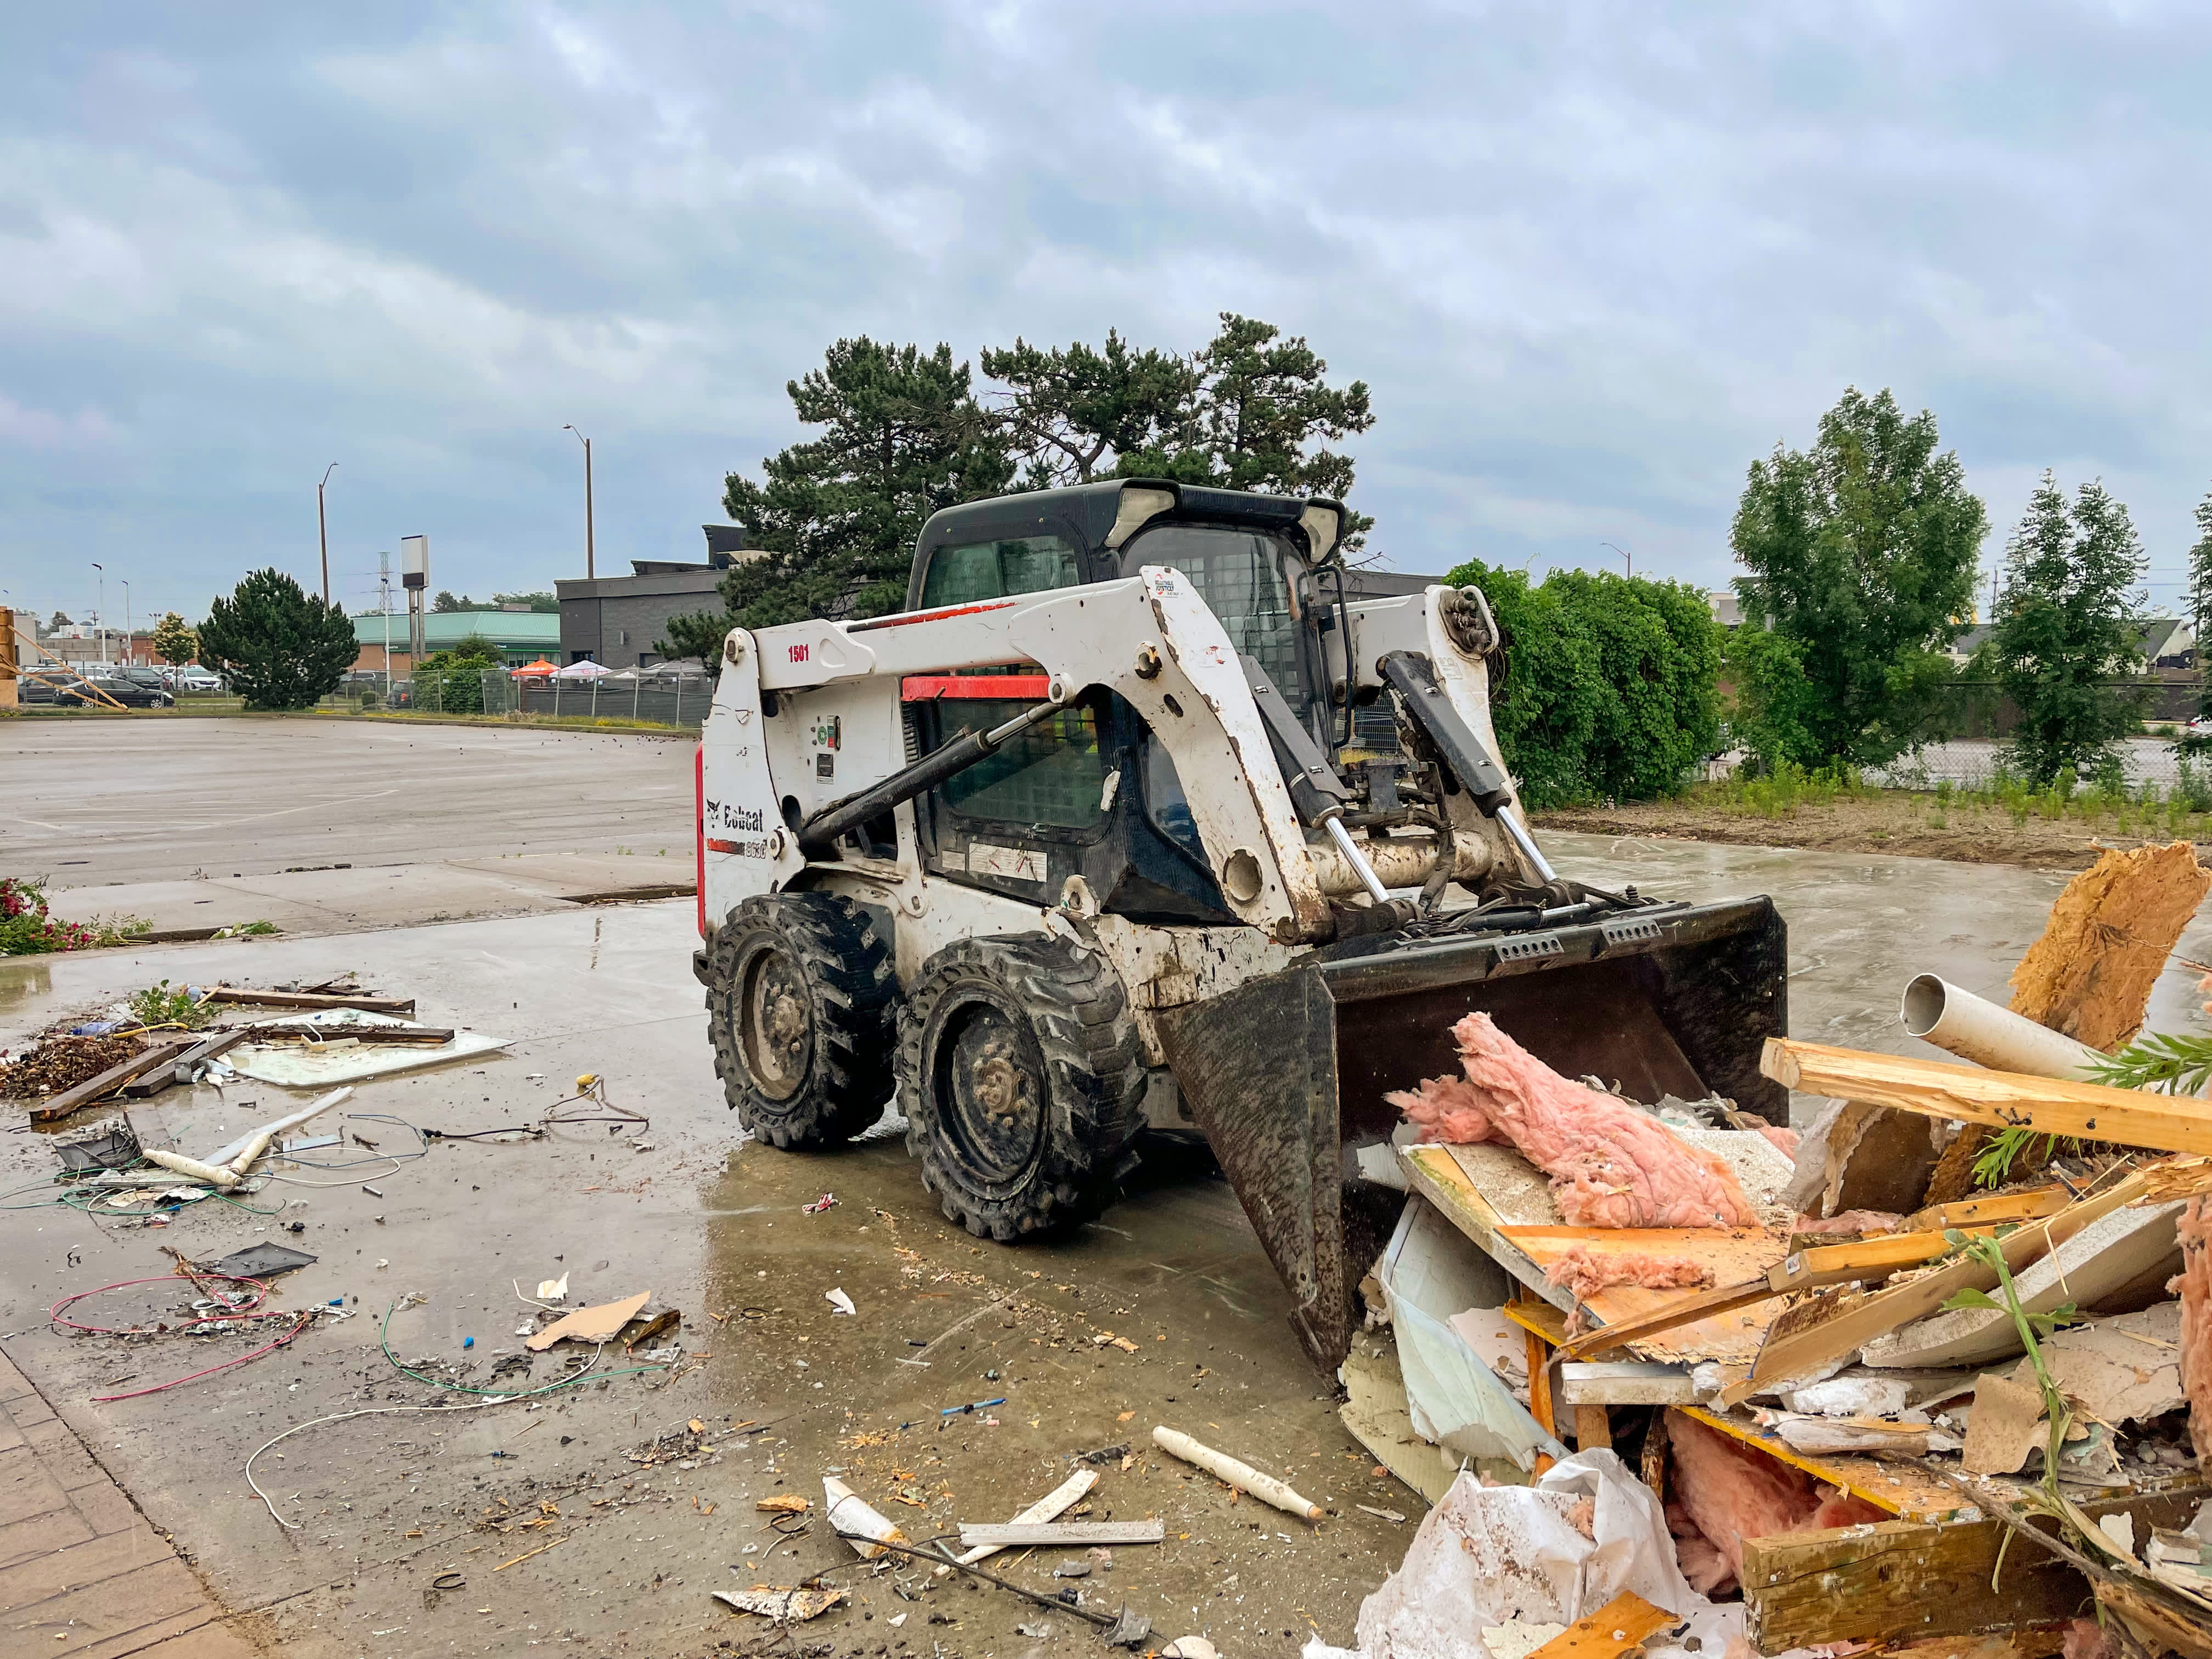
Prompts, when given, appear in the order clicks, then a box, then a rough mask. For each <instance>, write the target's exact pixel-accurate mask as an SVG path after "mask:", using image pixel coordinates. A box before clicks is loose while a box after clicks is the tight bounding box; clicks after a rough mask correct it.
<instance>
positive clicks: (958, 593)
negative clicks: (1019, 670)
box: [921, 536, 1083, 611]
mask: <svg viewBox="0 0 2212 1659" xmlns="http://www.w3.org/2000/svg"><path fill="white" fill-rule="evenodd" d="M1082 580H1083V574H1082V571H1081V568H1079V565H1078V563H1077V562H1076V557H1075V550H1074V549H1073V548H1072V547H1070V546H1069V545H1068V544H1066V542H1064V541H1062V540H1061V539H1060V538H1059V537H1057V536H1022V537H1017V538H1012V539H1010V540H1006V541H1000V542H974V543H970V544H969V545H968V546H966V547H940V548H939V549H938V550H937V551H936V552H935V553H934V554H933V555H932V556H931V557H930V561H929V571H928V574H927V575H925V576H924V577H923V578H922V579H921V608H922V609H923V610H925V611H933V610H935V609H936V608H937V607H938V606H939V605H973V604H975V602H977V601H978V600H981V599H1005V598H1006V597H1007V595H1009V594H1012V593H1039V592H1043V591H1044V590H1045V589H1047V588H1051V587H1073V586H1077V585H1078V584H1079V583H1080V582H1081V581H1082Z"/></svg>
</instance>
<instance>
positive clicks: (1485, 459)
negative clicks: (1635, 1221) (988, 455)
mask: <svg viewBox="0 0 2212 1659" xmlns="http://www.w3.org/2000/svg"><path fill="white" fill-rule="evenodd" d="M203 14H205V15H203ZM11 34H12V36H13V38H14V44H15V50H11V52H9V54H8V55H7V57H6V58H5V60H4V62H0V508H3V509H4V511H3V512H0V587H5V588H7V589H9V592H10V594H11V596H12V597H13V598H14V599H15V600H16V602H18V603H20V604H23V605H28V606H33V607H35V608H38V609H40V610H46V609H50V608H52V607H53V606H56V605H60V606H62V607H64V608H67V609H69V610H70V611H72V612H75V611H79V610H81V609H82V608H83V607H85V606H86V605H88V604H89V603H90V592H89V586H90V584H89V581H88V574H89V573H88V570H87V568H86V567H87V562H88V561H90V560H93V559H100V560H101V561H102V562H104V563H106V565H107V568H108V569H109V570H110V571H111V572H117V571H118V570H123V571H127V572H128V573H129V574H131V580H132V581H133V583H134V588H133V592H134V598H135V599H136V601H137V607H138V609H139V610H140V611H141V612H142V613H143V611H146V610H147V609H149V608H150V607H153V606H164V607H166V606H170V605H173V606H175V607H176V608H178V609H179V610H183V611H187V612H192V613H197V611H200V610H201V609H203V608H204V605H205V602H206V599H207V598H208V597H209V596H210V594H211V593H213V592H217V591H220V590H222V589H223V588H227V587H228V586H229V584H230V583H231V582H232V581H234V580H235V579H236V576H237V574H239V572H240V570H241V569H243V568H246V567H248V566H251V565H256V564H261V563H268V562H275V563H277V564H280V565H283V566H284V567H286V568H291V569H293V570H295V571H296V572H298V573H299V574H301V575H302V576H303V577H311V576H312V575H313V569H314V559H315V550H314V529H315V526H314V501H313V483H314V481H315V479H316V478H317V477H319V476H320V475H321V472H322V470H323V467H324V465H325V464H326V463H328V462H329V461H331V459H337V461H339V463H340V466H339V471H338V473H337V477H335V478H334V479H333V481H332V483H331V522H332V565H333V569H334V573H335V576H336V581H337V586H338V587H339V589H340V590H341V591H342V592H343V593H344V594H345V596H346V597H347V599H349V602H350V603H352V604H354V605H356V606H357V605H360V604H362V603H363V602H364V601H365V600H366V599H367V598H368V595H369V594H370V592H372V591H373V587H374V575H373V573H374V567H375V554H376V551H377V550H378V549H380V548H396V545H397V538H398V537H399V536H401V535H403V534H407V533H411V532H418V531H419V532H428V533H429V534H430V536H431V537H432V545H433V550H434V558H435V573H434V574H435V579H436V580H437V582H438V583H439V585H441V586H451V587H453V588H455V589H457V590H459V589H464V588H465V589H467V590H469V591H471V592H476V593H478V594H483V593H486V592H489V591H491V590H492V589H494V588H497V587H513V586H543V585H545V584H546V583H548V582H550V580H551V579H552V578H554V577H555V576H556V575H566V574H576V573H577V570H578V568H579V566H580V553H581V550H580V541H581V534H580V500H579V499H578V498H579V495H580V487H579V485H580V481H579V477H578V473H579V465H578V462H579V457H578V455H577V453H576V450H575V446H574V441H573V440H572V439H570V438H569V437H568V435H566V434H564V433H563V432H562V430H561V427H562V423H563V422H575V423H576V424H577V425H578V426H579V427H580V428H582V429H583V430H585V431H586V432H589V433H591V434H592V437H593V439H594V441H595V446H596V448H597V453H598V456H599V463H600V465H599V548H600V552H601V556H602V558H603V559H605V560H607V561H608V562H611V563H618V562H619V561H620V560H622V559H623V558H626V557H629V556H647V555H652V556H669V555H671V554H683V555H688V554H690V553H691V552H692V551H693V550H695V549H696V546H697V540H696V538H697V534H698V532H697V529H696V526H697V525H698V524H699V523H700V522H702V520H709V519H716V518H719V517H720V507H719V501H720V477H721V474H722V472H723V471H726V469H728V468H729V467H732V466H738V467H743V468H746V469H748V470H750V469H751V468H753V467H756V466H757V464H758V461H759V458H760V457H761V456H762V455H763V454H765V453H770V452H772V451H774V450H775V449H777V448H779V447H781V446H782V445H783V444H785V443H787V442H788V441H792V439H793V438H794V437H796V436H797V435H798V432H797V429H796V428H795V427H794V425H793V422H792V421H791V418H790V414H789V409H788V404H787V401H786V399H785V398H784V396H783V392H782V386H783V383H784V381H785V380H787V379H788V378H789V377H791V376H792V375H793V374H798V373H799V372H801V371H803V370H804V369H805V368H807V367H808V366H809V365H810V364H811V363H812V362H814V361H816V360H817V359H818V356H819V354H820V351H821V349H822V348H823V345H824V344H826V343H828V342H829V340H831V339H833V338H835V337H837V336H839V335H841V334H851V333H857V332H869V333H873V334H875V335H878V337H894V338H899V339H907V338H914V339H919V340H921V341H923V342H924V343H935V342H936V341H938V340H940V339H942V340H946V341H949V342H951V343H952V345H953V347H954V349H955V350H956V351H957V352H958V353H960V354H961V355H963V356H973V355H974V353H975V351H976V350H977V349H980V348H981V346H983V345H985V344H987V343H1006V342H1008V341H1010V340H1011V339H1012V337H1014V336H1015V335H1016V334H1022V335H1025V336H1027V337H1030V338H1031V339H1043V340H1066V339H1072V338H1077V337H1083V338H1092V339H1095V338H1097V337H1099V336H1101V335H1103V333H1104V332H1105V331H1106V330H1107V328H1108V327H1109V326H1116V327H1119V328H1120V329H1121V331H1123V332H1124V333H1125V334H1127V335H1129V336H1131V337H1134V338H1136V339H1138V340H1139V341H1143V342H1146V343H1159V344H1164V345H1170V346H1176V347H1182V348H1188V347H1189V346H1193V345H1195V344H1197V343H1200V341H1202V340H1203V339H1204V338H1205V337H1206V334H1207V333H1208V332H1209V331H1210V327H1211V323H1212V316H1213V313H1216V312H1217V311H1219V310H1222V309H1225V308H1228V309H1237V310H1242V311H1245V312H1248V313H1254V314H1257V315H1260V316H1264V317H1267V318H1268V319H1272V320H1273V321H1275V322H1278V323H1279V324H1281V325H1284V326H1285V328H1287V329H1290V330H1291V331H1297V332H1302V333H1304V334H1305V335H1307V336H1308V337H1310V339H1311V340H1312V341H1313V343H1314V344H1315V345H1316V347H1317V348H1318V349H1320V350H1321V351H1322V353H1323V354H1324V355H1325V356H1328V359H1329V360H1330V362H1331V364H1332V367H1333V368H1334V371H1335V372H1336V373H1337V374H1339V375H1340V376H1342V377H1345V378H1350V377H1352V376H1355V375H1356V376H1359V377H1361V378H1364V379H1365V380H1368V381H1369V382H1370V384H1371V385H1372V386H1373V387H1374V389H1375V402H1376V410H1377V411H1378V413H1379V415H1380V416H1381V419H1380V421H1379V422H1378V423H1377V425H1376V428H1375V430H1374V431H1373V432H1372V433H1370V434H1369V435H1367V436H1366V437H1365V438H1364V439H1362V440H1361V441H1359V442H1358V445H1357V447H1356V448H1355V451H1354V453H1356V454H1357V456H1358V460H1359V465H1360V484H1359V488H1358V491H1357V492H1356V495H1357V498H1358V501H1359V503H1360V505H1361V506H1363V507H1364V508H1365V509H1366V510H1368V511H1370V512H1372V513H1376V515H1377V516H1378V518H1379V519H1380V520H1381V526H1380V529H1379V530H1378V532H1377V535H1376V546H1377V547H1378V548H1379V549H1380V550H1382V551H1383V552H1384V553H1385V554H1386V555H1387V556H1389V559H1390V560H1391V561H1392V562H1395V563H1396V564H1397V565H1399V566H1400V567H1401V568H1412V569H1429V570H1437V569H1441V568H1444V567H1446V566H1447V565H1449V564H1450V563H1452V562H1456V561H1457V560H1458V559H1460V558H1462V557H1463V556H1467V555H1468V554H1470V553H1479V554H1480V555H1482V556H1485V557H1488V558H1491V559H1492V560H1495V561H1503V562H1509V563H1513V564H1519V563H1522V562H1524V561H1527V562H1532V563H1534V565H1535V566H1536V567H1537V568H1542V566H1543V565H1544V564H1545V563H1546V562H1570V563H1573V562H1579V563H1586V564H1597V563H1601V562H1606V561H1607V560H1609V559H1610V557H1611V556H1610V555H1609V554H1607V553H1605V552H1604V551H1603V550H1601V549H1600V548H1599V547H1598V545H1597V544H1598V542H1599V541H1601V540H1604V541H1612V542H1617V543H1620V544H1623V545H1625V546H1628V547H1631V548H1632V549H1633V550H1634V551H1635V554H1636V557H1637V562H1638V568H1639V569H1640V570H1645V571H1650V572H1653V573H1656V574H1674V575H1679V576H1681V577H1683V578H1685V579H1687V580H1694V581H1697V582H1699V583H1701V584H1715V583H1717V582H1719V581H1721V580H1724V579H1725V578H1726V576H1727V574H1729V566H1728V560H1727V552H1726V528H1727V523H1728V519H1729V513H1730V512H1731V511H1732V509H1733V507H1734V504H1735V495H1736V492H1737V490H1738V489H1739V488H1740V486H1741V478H1742V474H1743V471H1744V468H1745V467H1746V465H1747V464H1748V463H1749V461H1750V460H1751V459H1753V457H1754V456H1756V455H1759V454H1761V453H1765V451H1766V450H1767V449H1768V448H1769V447H1771V445H1772V444H1773V443H1774V442H1775V441H1777V440H1778V439H1785V440H1787V441H1790V442H1792V443H1802V442H1804V441H1807V440H1808V438H1809V436H1810V435H1811V432H1812V429H1813V426H1814V421H1815V420H1816V418H1817V416H1818V415H1819V413H1820V410H1823V409H1825V408H1826V406H1827V405H1828V404H1830V403H1832V401H1833V400H1834V398H1835V397H1836V395H1837V394H1838V392H1839V391H1840V390H1841V389H1842V387H1843V386H1844V385H1846V384H1850V383H1856V384H1858V385H1860V386H1867V387H1874V386H1893V387H1894V388H1895V389H1896V391H1897V393H1898V395H1899V398H1900V399H1902V400H1903V401H1905V403H1907V404H1910V405H1911V406H1914V407H1918V406H1920V405H1922V404H1926V405H1929V406H1930V407H1933V408H1934V409H1935V410H1936V412H1937V414H1938V415H1939V416H1940V417H1941V418H1942V422H1943V426H1944V432H1945V436H1946V439H1947V441H1948V442H1950V443H1952V444H1954V445H1955V446H1956V447H1958V448H1959V450H1960V453H1961V455H1962V456H1963V457H1964V459H1966V463H1967V465H1968V468H1969V471H1970V476H1971V477H1972V481H1973V482H1974V483H1975V485H1976V487H1977V488H1978V489H1980V490H1981V491H1982V492H1983V493H1984V496H1985V498H1986V499H1987V500H1988V501H1989V504H1990V514H1991V518H1992V520H1993V523H1994V524H1995V526H1996V531H1997V533H1996V535H1995V536H1993V537H1992V540H1991V544H1990V549H1989V555H1990V556H1995V553H1996V550H1997V548H1998V546H1999V545H2000V544H2001V543H2002V532H2003V531H2004V529H2005V528H2007V527H2008V526H2009V525H2010V523H2011V522H2012V520H2014V519H2015V517H2016V516H2017V515H2018V513H2019V512H2020V510H2021V506H2022V504H2023V503H2024V501H2025V497H2026V495H2027V489H2028V488H2029V487H2030V485H2031V484H2032V482H2033V477H2034V476H2035V475H2036V473H2037V472H2038V471H2039V470H2040V469H2041V468H2042V467H2043V466H2045V465H2052V466H2056V467H2057V468H2058V470H2059V471H2060V474H2061V477H2062V478H2063V479H2064V480H2066V481H2067V482H2068V483H2069V484H2070V483H2072V482H2073V481H2075V480H2076V479H2079V478H2081V477H2088V476H2091V475H2097V474H2101V475H2102V476H2104V477H2106V480H2107V482H2108V483H2111V484H2112V486H2113V488H2114V489H2116V490H2118V493H2119V494H2120V495H2122V497H2123V499H2124V500H2126V501H2128V502H2129V504H2130V507H2132V508H2133V510H2134V512H2135V514H2136V521H2137V524H2138V526H2140V527H2141V528H2142V530H2143V532H2144V533H2145V536H2146V539H2147V540H2148V543H2149V544H2150V547H2151V550H2152V552H2153V562H2154V565H2157V566H2160V567H2161V568H2171V567H2172V566H2173V565H2174V564H2176V563H2178V562H2179V556H2180V550H2181V548H2182V547H2183V546H2184V545H2185V544H2186V542H2187V540H2188V538H2189V529H2188V514H2189V510H2190V508H2191V507H2192V506H2193V504H2194V503H2195V501H2197V499H2198V497H2199V496H2200V495H2203V492H2204V490H2205V489H2206V487H2207V485H2208V484H2212V432H2208V430H2207V426H2208V416H2207V414H2206V412H2205V409H2204V404H2203V398H2202V397H2201V394H2200V388H2201V387H2202V386H2203V384H2204V383H2205V380H2206V378H2207V377H2206V370H2207V368H2208V367H2212V365H2208V362H2207V356H2208V348H2207V342H2206V337H2205V331H2204V329H2203V325H2202V323H2201V321H2200V315H2201V312H2202V302H2201V300H2200V299H2199V290H2200V289H2201V287H2202V281H2201V277H2200V276H2199V272H2200V270H2201V269H2202V267H2203V263H2204V246H2203V243H2204V239H2205V233H2204V231H2203V228H2202V226H2201V222H2200V221H2201V215H2199V214H2198V213H2197V211H2196V207H2197V203H2198V201H2199V200H2200V199H2201V197H2202V196H2203V175H2204V172H2205V164H2206V158H2207V149H2208V134H2207V117H2206V115H2205V112H2204V111H2205V106H2204V103H2203V100H2202V98H2201V96H2199V95H2198V94H2197V88H2198V85H2199V83H2200V82H2201V71H2202V67H2203V63H2204V60H2205V49H2206V46H2207V45H2208V40H2212V22H2208V21H2206V20H2205V19H2204V18H2203V16H2202V15H2201V14H2200V13H2199V12H2197V11H2196V10H2194V9H2188V8H2184V7H2180V6H2161V5H2136V4H2112V5H2106V6H2101V7H2098V6H2087V5H2084V6H2061V5H2055V4H2043V5H2035V4H2026V5H2004V6H1998V5H1995V4H1985V5H1972V4H1963V5H1958V6H1952V7H1945V8H1941V9H1934V8H1926V7H1919V6H1904V5H1863V6H1858V7H1854V8H1844V9H1839V8H1833V7H1816V6H1809V5H1808V6H1796V7H1792V6H1758V7H1744V8H1738V9H1719V8H1713V7H1704V6H1673V7H1663V8H1640V7H1638V8H1585V9H1561V8H1556V7H1550V8H1547V7H1539V6H1534V5H1462V6H1445V5H1431V6H1417V5H1409V4H1401V5H1395V6H1385V7H1374V6H1367V7H1358V6H1352V5H1349V4H1345V5H1307V6H1297V7H1292V6H1284V5H1275V6H1267V7H1261V6H1257V5H1215V6H1212V7H1208V8H1199V7H1194V6H1190V5H1188V4H1184V5H1169V4H1164V3H1136V4H1124V5H1121V6H1118V7H1113V8H1081V9H1079V8H1075V7H1070V6H1065V5H1050V6H1048V5H1042V4H1021V3H1002V4H999V5H995V6H976V5H960V6H953V5H945V6H939V7H936V8H927V7H921V6H914V5H886V4H880V3H878V4H870V5H860V4H851V5H844V6H836V7H832V6H814V5H802V4H796V3H787V4H754V5H746V4H733V5H726V6H708V5H698V6H690V7H686V6H677V5H660V6H652V7H640V6H635V5H625V6H620V7H617V6H611V5H586V4H573V5H559V6H556V5H545V4H523V3H516V4H486V5H478V6H462V7H450V6H441V7H430V6H416V7H404V6H401V7H387V8H381V9H371V13H370V14H369V15H359V16H348V17H345V18H343V19H336V18H332V17H330V16H327V15H306V14H302V13H301V12H300V11H299V10H298V9H281V8H276V7H273V6H271V7H265V8H247V7H237V8H200V9H191V8H173V7H161V6H153V5H140V6H107V7H77V8H61V9H48V10H47V11H46V13H45V14H44V15H33V16H30V17H28V18H27V19H23V20H17V21H15V23H14V26H13V28H12V30H11ZM2155 591H2156V592H2160V594H2161V595H2166V594H2170V593H2171V592H2172V589H2171V588H2170V587H2169V588H2164V589H2159V590H2155ZM116 608H117V607H116V606H115V605H114V604H113V596H112V595H111V610H115V609H116Z"/></svg>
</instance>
